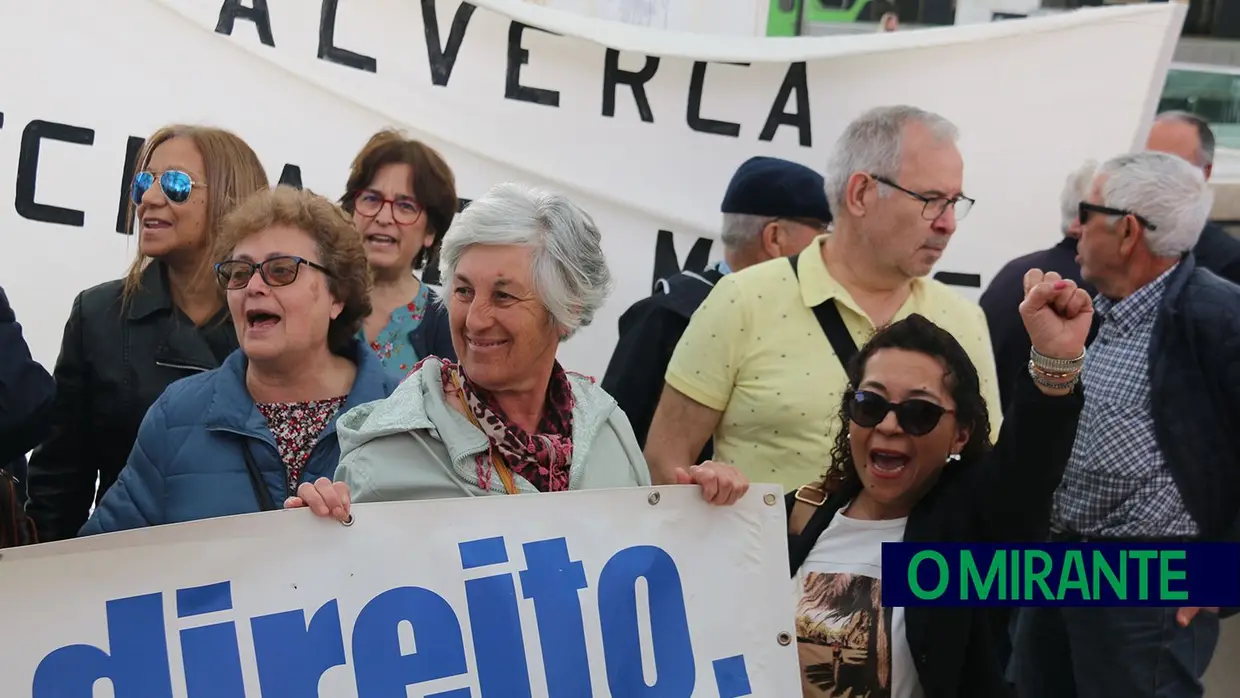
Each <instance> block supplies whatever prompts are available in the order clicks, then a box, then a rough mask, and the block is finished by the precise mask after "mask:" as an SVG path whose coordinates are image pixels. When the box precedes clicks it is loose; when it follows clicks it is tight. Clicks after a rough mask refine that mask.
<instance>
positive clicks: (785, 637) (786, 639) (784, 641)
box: [775, 633, 792, 647]
mask: <svg viewBox="0 0 1240 698" xmlns="http://www.w3.org/2000/svg"><path fill="white" fill-rule="evenodd" d="M775 639H776V641H778V642H779V644H781V645H783V646H784V647H787V646H788V645H791V644H792V636H791V635H789V634H788V633H780V634H778V635H776V636H775Z"/></svg>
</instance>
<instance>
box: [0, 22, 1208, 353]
mask: <svg viewBox="0 0 1240 698" xmlns="http://www.w3.org/2000/svg"><path fill="white" fill-rule="evenodd" d="M475 4H476V7H475V5H469V4H462V3H459V2H457V1H455V0H422V1H421V2H409V1H403V2H402V1H399V0H348V2H339V1H338V0H322V1H321V2H310V0H267V1H266V2H261V3H255V2H241V1H240V0H109V1H108V2H106V3H99V2H98V0H39V1H38V2H25V3H14V2H6V3H0V65H4V66H6V68H5V69H4V70H3V71H0V95H2V96H3V102H2V103H0V110H2V111H3V119H4V123H3V126H2V128H0V189H3V190H6V191H12V192H14V193H15V196H14V197H13V198H12V199H6V201H8V200H11V201H13V202H14V205H13V207H12V208H10V207H8V205H7V204H5V205H4V207H3V209H2V210H0V285H3V286H4V287H5V289H6V290H7V291H8V293H9V296H10V298H11V300H12V302H13V304H14V306H15V308H16V310H17V312H18V317H19V319H20V320H21V321H22V323H23V324H24V325H25V327H26V329H27V333H28V335H29V338H30V341H31V344H32V347H33V349H34V352H35V354H36V356H37V357H38V358H39V359H40V360H41V361H43V362H45V363H46V364H48V365H50V364H51V363H52V361H54V359H55V356H56V353H57V350H58V348H59V342H60V335H61V332H62V329H63V323H64V320H65V319H66V316H67V314H68V310H69V307H70V303H71V301H72V298H73V296H74V295H75V294H76V293H78V292H79V291H80V290H82V289H83V288H86V287H88V286H90V285H93V284H96V283H99V282H102V281H105V280H108V279H112V278H116V277H118V276H119V275H120V274H121V273H122V271H123V270H124V268H125V265H126V263H127V261H128V260H129V259H130V256H131V254H132V252H133V249H132V248H133V244H132V241H131V237H130V236H127V235H121V234H118V233H117V229H118V228H120V227H121V226H119V225H118V220H119V219H121V215H122V207H123V205H124V195H125V188H126V187H127V186H128V174H127V173H128V171H129V169H128V167H127V166H126V161H127V157H132V155H133V153H134V151H135V150H136V148H137V146H138V145H140V142H141V139H142V138H143V137H145V136H146V135H148V134H150V133H151V132H152V131H154V130H155V129H156V128H158V127H159V126H161V125H164V124H167V123H170V122H178V121H184V122H193V123H207V124H214V125H218V126H223V127H226V128H229V129H232V130H234V131H236V132H237V133H238V134H240V135H241V136H242V137H244V138H245V139H246V140H247V141H249V142H250V144H251V145H253V146H254V148H255V149H256V151H257V152H258V153H259V155H260V157H261V158H262V159H263V162H264V164H265V165H266V167H267V169H268V172H269V174H270V176H271V178H272V180H273V181H274V180H276V179H280V178H283V179H285V180H287V181H297V180H300V181H301V182H302V183H303V184H304V185H305V186H307V187H310V188H312V189H314V190H316V191H318V192H320V193H323V194H325V195H327V196H329V197H332V198H335V197H338V196H339V195H340V193H341V192H342V189H343V187H344V183H345V179H346V176H347V172H348V166H349V163H350V162H351V160H352V158H353V156H354V155H355V154H356V152H357V150H358V149H359V148H360V147H361V146H362V145H363V144H364V143H365V142H366V140H367V138H368V137H369V136H370V135H371V134H372V133H373V132H374V131H376V130H378V129H380V128H383V127H388V126H392V125H396V126H402V127H405V128H406V129H407V130H408V131H409V132H410V134H411V135H414V136H416V137H419V138H422V139H424V140H426V141H427V142H429V143H430V144H432V145H434V146H435V147H436V148H439V149H440V150H441V151H442V152H443V153H444V155H445V157H446V158H447V160H448V162H449V163H450V164H451V165H452V167H453V168H454V169H455V171H456V173H457V183H458V186H459V188H460V194H461V196H462V197H463V198H472V197H476V196H478V195H479V194H480V193H482V192H483V191H485V190H486V189H487V188H488V187H490V186H491V185H493V184H495V183H497V182H500V181H504V180H513V179H515V180H522V181H526V182H530V183H535V184H544V185H549V186H552V187H556V188H558V189H560V190H562V191H564V192H565V193H567V194H568V195H570V196H572V197H573V198H574V199H576V200H577V201H578V202H579V203H580V204H582V205H583V206H584V207H585V208H586V209H588V210H589V211H590V212H591V213H593V214H594V216H595V218H596V219H597V221H598V222H599V224H600V226H601V228H602V230H603V234H604V247H605V249H606V252H607V254H608V256H609V259H610V261H611V263H612V265H613V267H614V269H615V271H616V275H617V277H618V286H617V289H616V293H615V294H614V296H613V297H612V299H611V300H610V302H609V304H608V305H607V306H606V307H605V308H604V309H603V310H602V311H601V312H600V313H599V314H598V316H597V319H596V322H595V325H594V326H593V327H590V328H587V329H586V331H584V332H582V333H581V334H580V336H578V337H576V338H574V339H573V340H572V341H571V342H569V343H568V344H566V345H565V348H564V350H563V351H562V355H561V359H562V360H563V361H564V363H565V364H566V365H567V366H569V367H570V368H573V369H576V370H580V371H584V372H587V373H592V374H595V375H600V374H601V373H602V371H603V369H604V367H605V366H606V363H607V360H608V358H609V357H610V355H611V352H612V349H613V347H614V344H615V335H616V320H617V318H618V317H619V314H620V313H621V312H622V311H623V310H624V309H625V308H626V307H627V306H628V305H629V304H631V303H632V302H634V301H635V300H637V299H638V298H640V297H642V296H645V295H646V294H648V293H649V292H650V289H651V286H652V282H653V279H654V277H655V275H656V274H658V273H659V272H662V273H670V272H671V271H674V270H675V269H676V268H677V266H678V265H679V264H683V263H685V260H686V259H687V260H688V262H689V263H691V264H693V265H701V264H704V263H705V262H706V261H707V260H708V259H710V258H718V257H719V256H720V254H721V250H720V249H719V248H718V246H717V245H716V246H714V247H711V245H712V242H713V241H714V239H715V238H717V237H718V230H719V222H720V215H719V213H718V211H719V204H720V201H721V199H722V197H723V192H724V189H725V188H726V185H727V182H728V180H729V178H730V177H731V175H732V173H733V171H734V170H735V169H736V167H737V166H738V165H739V164H740V163H741V162H743V161H744V160H746V159H747V158H749V157H751V156H753V155H759V154H765V155H773V156H781V157H785V158H788V159H791V160H795V161H799V162H802V163H805V164H806V165H808V166H810V167H813V168H815V169H818V170H822V169H823V167H824V165H825V163H826V159H827V154H828V152H829V150H830V148H831V146H832V144H833V142H834V140H835V139H836V137H837V136H838V134H839V133H840V132H841V131H842V129H843V127H844V125H845V124H846V123H847V122H848V121H850V120H851V119H853V118H854V117H856V116H857V115H858V114H859V113H860V112H862V111H863V110H865V109H867V108H870V107H873V106H876V105H881V104H892V103H911V104H916V105H919V106H921V107H924V108H927V109H931V110H935V111H938V112H941V113H942V114H944V115H946V116H947V117H949V118H951V119H952V120H954V121H955V122H956V123H957V124H958V125H959V126H960V127H961V129H962V132H963V143H962V148H963V151H964V157H965V162H966V169H965V178H966V179H965V191H966V192H967V193H968V194H969V195H970V196H972V197H974V198H976V199H977V201H978V203H977V205H976V206H975V207H974V209H973V211H972V213H971V214H970V216H969V218H968V219H967V220H965V221H963V222H962V224H961V226H960V229H959V231H958V233H957V235H956V239H955V240H954V241H953V242H952V244H951V247H950V248H949V249H948V251H947V253H946V254H945V255H944V256H943V258H942V261H941V264H940V267H939V269H938V272H940V273H947V274H948V276H947V277H946V279H947V280H949V281H952V282H954V283H957V284H960V285H962V288H963V290H964V291H965V292H966V293H968V294H970V295H973V296H975V295H976V294H977V293H978V287H979V286H980V285H982V284H984V283H985V282H986V281H988V280H989V278H990V276H991V275H992V274H993V273H994V272H995V271H997V270H998V268H999V267H1000V266H1001V265H1002V264H1003V263H1004V262H1006V261H1007V260H1008V259H1010V258H1012V257H1013V256H1016V255H1018V254H1022V253H1024V252H1028V251H1031V250H1033V249H1036V248H1039V247H1043V246H1047V245H1049V244H1051V243H1052V242H1053V241H1054V240H1055V239H1056V238H1057V236H1058V235H1059V232H1058V231H1059V220H1058V218H1059V213H1058V209H1059V206H1058V195H1059V191H1060V188H1061V186H1062V183H1063V178H1064V176H1065V175H1066V173H1067V172H1068V171H1069V170H1070V169H1071V168H1073V167H1075V166H1076V165H1078V164H1079V163H1080V162H1081V161H1082V160H1083V159H1085V158H1090V157H1092V158H1106V157H1109V156H1111V155H1114V154H1116V153H1119V152H1123V151H1126V150H1129V149H1131V148H1132V147H1133V146H1134V145H1135V144H1137V143H1139V142H1141V141H1142V140H1143V138H1144V130H1145V128H1146V127H1147V124H1148V122H1149V120H1150V118H1151V114H1152V111H1153V109H1154V107H1155V105H1156V101H1157V95H1158V92H1159V90H1160V89H1161V87H1162V82H1163V76H1164V73H1165V70H1166V65H1167V62H1168V60H1169V58H1170V52H1171V50H1172V48H1173V46H1174V43H1175V40H1176V39H1177V38H1178V36H1179V28H1180V25H1181V23H1182V21H1183V15H1184V11H1185V9H1184V6H1183V5H1181V4H1178V3H1169V4H1168V3H1163V4H1150V5H1135V6H1124V7H1114V8H1105V9H1095V10H1082V11H1079V12H1072V13H1068V14H1065V15H1062V16H1056V17H1050V18H1045V19H1036V20H1029V21H1020V22H1000V23H995V24H988V25H976V26H965V27H951V28H943V29H929V30H922V31H910V32H896V33H891V34H882V35H877V34H876V35H866V36H858V37H823V38H804V39H766V38H745V37H727V36H701V35H692V34H677V33H671V32H662V31H656V30H652V29H648V28H644V27H636V26H629V25H624V24H618V23H609V22H604V21H601V20H595V19H590V18H584V17H578V16H575V15H572V14H568V13H564V12H558V11H555V10H551V9H547V8H544V7H539V6H536V5H532V4H527V3H525V2H521V1H520V0H478V2H476V3H475ZM254 7H258V8H260V9H257V10H256V9H253V8H254ZM532 27H538V29H534V28H532ZM665 231H666V232H665ZM691 248H692V250H693V251H692V252H691V251H690V250H691Z"/></svg>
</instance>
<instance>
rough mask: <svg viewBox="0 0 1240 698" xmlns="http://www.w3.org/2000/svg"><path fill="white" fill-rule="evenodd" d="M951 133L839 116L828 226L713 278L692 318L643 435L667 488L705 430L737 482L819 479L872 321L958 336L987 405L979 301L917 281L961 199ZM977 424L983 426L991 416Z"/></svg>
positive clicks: (917, 123)
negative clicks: (929, 325)
mask: <svg viewBox="0 0 1240 698" xmlns="http://www.w3.org/2000/svg"><path fill="white" fill-rule="evenodd" d="M956 138H957V134H956V129H955V127H954V126H953V125H952V124H951V123H949V122H948V121H947V120H945V119H944V118H942V117H941V116H938V115H935V114H931V113H929V112H925V111H922V110H920V109H917V108H914V107H907V106H895V107H880V108H877V109H873V110H871V111H869V112H866V113H865V114H863V115H862V116H861V117H859V118H858V119H857V120H855V121H854V122H853V123H851V124H849V126H848V127H847V128H846V129H845V130H844V133H843V135H842V136H841V137H840V139H839V141H838V142H837V143H836V146H835V150H834V152H833V154H832V156H831V160H830V163H829V165H828V167H827V177H826V193H827V198H828V199H829V201H830V206H831V212H832V213H833V214H834V216H835V222H834V228H833V232H832V233H831V234H830V235H827V236H822V237H819V238H818V239H817V240H815V241H814V243H813V244H811V245H810V246H809V247H807V248H806V249H805V250H804V251H803V252H802V253H801V254H799V255H793V256H789V257H787V258H783V259H774V260H770V261H768V262H763V263H762V264H758V265H756V266H753V267H750V268H748V269H746V270H744V271H742V272H737V273H736V274H731V275H729V276H726V277H724V278H723V280H722V281H720V282H719V284H718V285H717V286H716V287H715V289H714V290H713V291H712V292H711V294H710V296H709V297H708V298H707V299H706V302H705V303H703V304H702V306H701V307H700V308H699V309H698V311H697V313H695V314H694V315H693V319H692V320H691V321H690V323H689V327H688V329H687V330H686V331H685V335H684V337H683V338H682V339H681V341H680V344H679V345H678V346H677V347H676V352H675V354H674V355H673V357H672V361H671V364H670V365H669V367H668V371H667V376H666V381H667V386H666V387H665V388H664V391H663V397H662V399H661V400H660V401H659V407H658V410H657V411H656V413H655V418H654V422H653V424H651V427H650V434H649V436H648V438H647V442H646V458H647V461H648V462H649V464H650V469H651V474H652V476H653V478H654V480H655V481H656V482H662V483H669V482H674V479H673V477H674V471H675V468H677V467H684V466H685V465H687V464H689V463H692V462H693V461H694V459H695V458H696V457H697V455H698V453H699V451H700V450H701V448H702V445H703V444H705V443H706V440H707V439H709V438H711V436H712V435H713V436H714V447H715V458H716V459H717V460H722V461H725V462H727V463H730V464H732V465H734V466H736V467H737V468H739V469H740V470H741V471H742V472H744V473H745V475H746V476H747V477H748V478H749V479H750V480H751V481H754V482H778V483H780V484H781V485H783V486H784V487H785V488H786V489H794V488H797V487H798V486H801V485H807V484H808V483H818V482H819V481H820V480H821V479H822V476H823V474H824V470H825V467H826V464H828V463H830V462H831V459H830V452H831V445H832V442H833V441H834V439H835V432H836V430H837V429H838V426H839V425H838V422H839V419H838V411H839V405H840V396H841V393H842V392H843V390H844V388H845V387H846V384H847V382H848V381H847V376H846V374H845V372H844V365H843V364H844V362H845V361H847V360H848V359H849V358H850V357H851V355H852V353H854V352H855V351H856V347H857V346H858V345H860V344H862V343H863V342H864V341H865V340H866V339H867V338H868V337H869V335H870V334H871V333H872V332H873V331H874V328H876V327H879V326H882V325H885V324H887V323H889V322H891V321H893V320H899V319H901V318H903V317H906V316H907V315H909V314H911V313H920V314H922V315H925V316H926V317H928V318H930V319H931V320H933V321H934V322H936V323H938V324H940V325H941V326H943V327H944V328H946V329H948V330H949V331H951V333H952V334H954V335H955V336H956V337H958V338H959V339H960V342H961V343H962V344H963V345H964V347H965V349H966V350H967V351H968V352H969V354H970V356H971V357H972V358H973V361H974V363H975V364H976V365H977V367H978V370H979V373H980V374H981V377H982V386H983V390H984V393H985V395H986V397H987V399H988V401H989V402H991V403H992V404H993V403H997V401H998V391H997V389H996V384H995V373H994V357H993V355H992V354H991V349H990V339H989V333H988V332H987V329H986V320H985V317H984V316H983V315H982V311H981V309H980V308H979V307H977V306H976V305H975V304H973V303H971V302H969V301H968V300H967V299H965V298H964V297H963V296H961V295H959V294H958V293H956V292H955V291H953V290H952V289H950V288H949V287H947V286H945V285H944V284H941V283H939V282H937V281H932V280H929V279H927V278H926V277H927V275H928V274H929V273H930V270H931V268H932V267H933V266H934V264H935V262H937V261H938V259H939V257H940V256H941V255H942V254H943V250H944V249H945V248H946V247H947V244H948V241H949V240H950V239H951V236H952V234H953V233H954V232H955V231H956V220H957V218H959V217H963V216H964V215H965V214H966V213H967V212H968V209H969V206H970V205H971V204H972V203H973V201H972V200H971V199H969V198H968V197H966V196H965V195H964V194H963V193H962V192H961V187H962V184H963V179H964V163H963V161H962V159H961V156H960V151H959V149H958V148H957V146H956ZM991 418H992V422H993V423H994V424H995V425H996V426H997V424H998V419H999V413H998V410H995V411H994V412H993V413H992V415H991ZM802 496H804V497H806V498H807V499H811V500H812V501H820V499H821V497H822V493H821V492H820V491H817V490H815V489H813V488H812V487H811V488H809V489H807V490H803V491H802Z"/></svg>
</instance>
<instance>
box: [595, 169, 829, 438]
mask: <svg viewBox="0 0 1240 698" xmlns="http://www.w3.org/2000/svg"><path fill="white" fill-rule="evenodd" d="M823 184H824V183H823V178H822V175H821V174H819V173H817V172H815V171H813V170H811V169H810V168H808V167H806V166H804V165H800V164H797V163H795V162H789V161H788V160H781V159H779V158H771V157H753V158H750V159H749V160H747V161H745V162H744V163H743V164H742V165H741V166H740V167H739V168H737V170H736V174H734V175H733V176H732V181H731V182H730V183H729V184H728V190H727V192H726V193H725V194H724V196H723V205H722V206H721V207H720V210H721V212H722V213H723V230H722V233H721V235H720V239H721V240H722V241H723V260H721V261H719V262H716V263H715V264H713V265H711V266H710V267H708V268H707V269H704V270H702V271H700V272H698V271H684V272H680V273H678V274H674V275H672V276H670V277H668V278H666V279H661V280H660V281H659V282H658V284H657V285H656V287H655V292H654V295H652V296H650V297H648V298H643V299H642V300H640V301H638V302H637V303H634V304H633V306H632V307H630V308H629V309H628V310H627V311H625V313H624V315H622V316H621V317H620V341H619V342H618V343H617V344H616V350H615V353H613V354H612V357H611V363H610V364H609V365H608V367H607V373H606V374H605V375H604V376H603V389H604V390H606V391H607V392H608V393H610V394H611V395H612V396H613V397H615V398H616V402H617V403H619V405H620V408H621V409H622V410H624V413H625V414H626V415H627V416H628V418H629V422H630V423H632V425H633V431H634V432H635V433H636V434H637V441H638V443H639V444H641V445H642V446H643V447H644V446H645V443H646V432H647V430H648V429H649V428H650V421H651V419H652V418H653V417H654V411H655V407H657V406H658V403H659V395H660V394H661V393H662V391H663V378H664V373H666V371H667V364H668V362H669V361H671V358H672V352H673V351H675V349H676V344H677V342H679V341H680V336H681V335H682V334H684V331H685V328H686V327H688V325H689V318H690V316H692V315H693V311H695V310H697V308H698V306H699V305H701V304H702V301H704V300H706V296H707V295H708V294H709V293H710V290H711V288H713V287H714V285H715V283H716V282H718V281H719V279H721V278H723V276H724V275H725V274H727V273H729V272H732V271H740V270H741V269H744V268H746V267H749V266H752V265H754V264H758V263H759V262H764V261H766V260H768V259H774V258H776V257H786V256H788V255H793V254H797V253H799V252H800V251H801V250H803V249H805V248H806V247H807V246H808V245H809V244H810V243H811V242H813V241H814V238H816V237H817V236H819V235H821V234H822V233H823V232H825V231H826V229H827V225H828V224H830V222H831V209H830V208H829V207H828V205H827V196H826V193H825V190H824V188H823ZM710 452H711V445H710V443H709V442H707V444H706V446H705V448H704V449H703V451H702V458H703V460H704V459H706V458H708V457H709V456H710Z"/></svg>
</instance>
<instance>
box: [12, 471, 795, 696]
mask: <svg viewBox="0 0 1240 698" xmlns="http://www.w3.org/2000/svg"><path fill="white" fill-rule="evenodd" d="M0 618H3V619H4V628H5V633H4V637H5V638H7V639H6V640H5V641H4V642H3V643H0V676H2V677H4V678H3V684H4V695H5V697H6V698H91V697H92V696H100V695H107V696H112V697H113V698H246V697H247V696H251V697H255V698H256V697H257V696H260V695H261V696H262V698H317V697H319V696H322V697H323V698H353V697H355V696H356V698H405V697H406V696H408V697H409V698H422V697H424V696H426V697H433V698H468V697H469V696H475V697H481V698H530V697H532V696H542V697H550V698H587V697H588V696H598V697H600V698H602V697H604V696H612V697H613V698H638V697H639V696H666V697H669V698H670V697H675V698H689V696H703V697H705V696H710V697H718V698H739V697H741V696H749V695H753V696H772V697H773V696H781V697H782V696H795V695H799V694H800V683H799V681H800V679H799V675H798V670H797V666H798V665H797V650H796V641H795V629H794V627H793V595H792V584H791V582H790V581H789V577H788V552H787V536H786V524H785V516H784V503H783V497H782V496H780V493H779V492H778V491H777V489H776V488H775V487H771V486H759V487H755V488H753V489H752V490H751V491H750V492H749V493H748V494H746V496H745V497H744V498H743V499H742V500H741V501H740V502H738V503H737V504H736V505H735V506H732V507H712V506H710V505H708V504H706V503H705V502H703V501H702V498H701V495H700V493H699V492H698V490H697V488H695V487H663V488H656V489H640V488H634V489H628V490H610V491H605V490H596V491H589V492H571V493H557V494H553V495H526V496H520V497H497V498H485V499H456V500H435V501H425V502H414V503H391V504H365V505H360V506H358V507H355V522H354V524H353V525H352V526H349V527H345V526H342V525H341V524H339V523H336V522H334V521H331V520H327V519H315V518H314V517H313V515H312V514H310V512H308V511H305V510H302V511H298V512H278V513H267V514H252V515H248V516H236V517H229V518H223V519H213V520H207V521H200V522H196V523H189V524H178V525H172V526H162V527H156V528H149V529H142V530H138V531H131V532H125V533H114V534H108V535H104V536H99V537H96V538H88V539H78V540H73V541H67V542H64V543H52V544H47V545H41V546H34V547H31V548H18V549H14V550H6V551H4V553H3V556H2V557H0ZM100 679H104V681H103V682H102V683H101V684H100V685H101V686H107V685H108V684H109V683H110V684H111V692H110V693H109V692H108V689H107V688H103V689H102V690H103V693H98V692H95V693H92V686H93V685H95V682H96V681H97V680H100ZM406 687H408V692H407V691H406ZM94 690H96V691H98V690H99V689H94Z"/></svg>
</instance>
